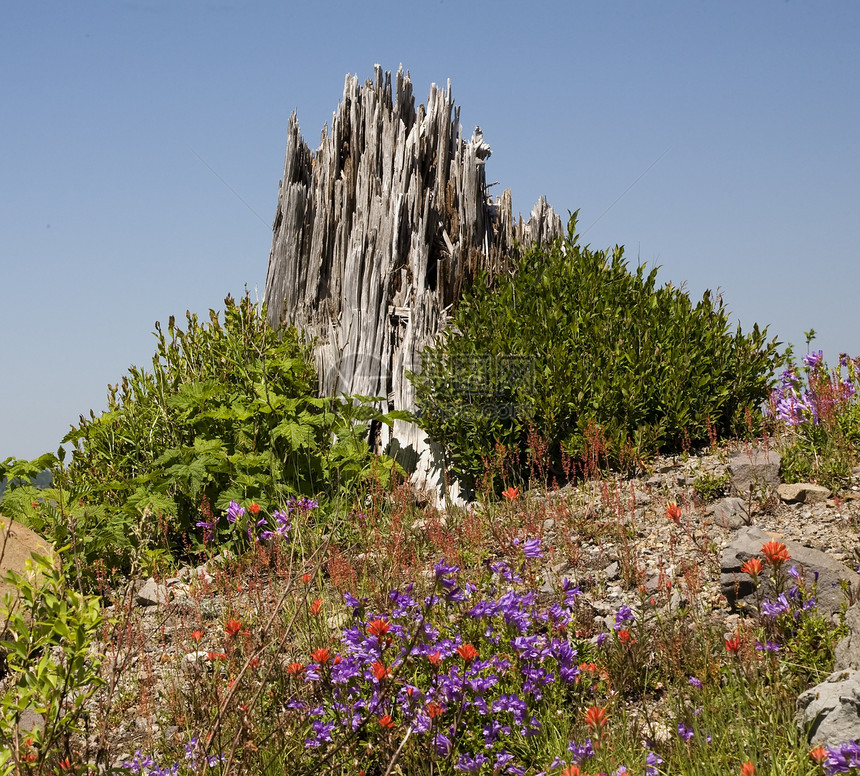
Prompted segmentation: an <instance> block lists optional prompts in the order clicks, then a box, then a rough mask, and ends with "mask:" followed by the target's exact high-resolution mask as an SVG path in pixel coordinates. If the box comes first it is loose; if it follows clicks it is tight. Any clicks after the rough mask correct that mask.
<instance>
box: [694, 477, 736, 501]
mask: <svg viewBox="0 0 860 776" xmlns="http://www.w3.org/2000/svg"><path fill="white" fill-rule="evenodd" d="M730 481H731V477H730V476H729V473H728V472H726V473H725V474H721V475H717V474H711V473H708V472H705V473H704V474H700V475H699V476H698V477H696V479H695V480H694V481H693V490H694V491H695V492H696V495H698V497H699V498H700V499H702V501H713V500H714V499H716V498H718V497H719V496H724V495H725V494H726V491H727V489H728V486H729V482H730Z"/></svg>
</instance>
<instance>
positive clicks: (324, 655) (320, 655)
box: [311, 647, 331, 665]
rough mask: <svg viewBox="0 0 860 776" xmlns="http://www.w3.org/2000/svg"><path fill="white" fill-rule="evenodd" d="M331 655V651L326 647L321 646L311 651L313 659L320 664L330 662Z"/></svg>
mask: <svg viewBox="0 0 860 776" xmlns="http://www.w3.org/2000/svg"><path fill="white" fill-rule="evenodd" d="M329 657H331V653H330V652H329V651H328V650H327V649H326V648H325V647H320V648H319V649H315V650H314V651H313V652H311V659H312V660H313V661H314V663H319V664H320V665H324V664H325V663H328V659H329Z"/></svg>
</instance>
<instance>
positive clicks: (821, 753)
mask: <svg viewBox="0 0 860 776" xmlns="http://www.w3.org/2000/svg"><path fill="white" fill-rule="evenodd" d="M829 755H830V752H828V751H827V750H826V749H825V748H824V747H823V746H816V747H815V749H812V750H810V752H809V757H810V759H811V760H812V761H813V762H814V763H815V764H816V765H821V763H823V762H824V761H825V760H826V759H827V758H828V756H829Z"/></svg>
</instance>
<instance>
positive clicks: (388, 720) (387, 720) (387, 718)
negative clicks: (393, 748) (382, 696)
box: [376, 714, 394, 728]
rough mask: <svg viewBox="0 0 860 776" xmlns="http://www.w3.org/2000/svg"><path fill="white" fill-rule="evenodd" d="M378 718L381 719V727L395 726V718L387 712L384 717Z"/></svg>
mask: <svg viewBox="0 0 860 776" xmlns="http://www.w3.org/2000/svg"><path fill="white" fill-rule="evenodd" d="M376 719H377V720H378V721H379V727H381V728H393V727H394V720H392V719H391V715H390V714H386V715H384V716H382V717H377V718H376Z"/></svg>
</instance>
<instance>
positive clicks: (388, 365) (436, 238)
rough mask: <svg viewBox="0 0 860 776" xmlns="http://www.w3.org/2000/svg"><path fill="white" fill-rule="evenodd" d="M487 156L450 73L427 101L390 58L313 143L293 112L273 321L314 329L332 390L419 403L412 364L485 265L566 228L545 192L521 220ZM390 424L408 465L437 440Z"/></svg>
mask: <svg viewBox="0 0 860 776" xmlns="http://www.w3.org/2000/svg"><path fill="white" fill-rule="evenodd" d="M489 156H490V148H489V146H488V145H487V144H486V143H485V142H484V141H483V136H482V133H481V130H480V128H476V129H475V132H474V134H473V135H472V137H471V139H470V140H468V141H466V140H464V139H463V135H462V129H461V127H460V122H459V109H455V108H454V101H453V99H452V97H451V85H450V82H449V83H448V87H447V89H440V88H439V87H437V86H436V85H435V84H433V85H432V86H431V87H430V96H429V97H428V99H427V105H426V107H425V106H424V105H420V106H419V107H418V110H417V111H416V109H415V100H414V97H413V93H412V83H411V81H410V80H409V75H408V73H407V74H406V75H404V74H403V70H402V68H401V69H400V70H399V71H398V72H397V74H396V76H395V77H394V81H393V83H392V78H391V73H390V72H386V73H385V74H384V75H383V72H382V69H381V68H380V67H379V66H377V67H376V68H375V75H374V79H373V81H367V82H366V83H365V84H364V85H363V86H360V85H359V83H358V79H357V77H354V76H353V77H350V76H347V78H346V82H345V84H344V90H343V99H342V100H341V102H340V104H339V105H338V108H337V111H336V113H335V114H334V116H333V118H332V127H331V133H330V134H329V132H328V131H327V128H324V129H323V131H322V136H321V139H320V146H319V148H318V149H317V150H316V152H313V153H312V152H311V151H310V149H309V148H308V145H307V144H306V143H305V141H304V140H303V139H302V137H301V134H300V132H299V126H298V121H297V119H296V115H295V113H294V114H293V115H292V116H291V117H290V122H289V128H288V136H287V152H286V160H285V163H284V177H283V180H282V181H281V183H280V187H279V192H278V207H277V211H276V213H275V222H274V227H273V229H274V238H273V242H272V252H271V254H270V257H269V269H268V274H267V278H266V293H265V298H266V301H267V304H268V314H269V322H270V323H271V324H273V325H275V326H278V325H282V324H295V325H296V326H298V327H299V328H300V329H302V330H303V331H305V332H306V333H307V334H308V335H309V336H311V337H314V338H315V340H316V344H315V348H314V357H315V362H316V367H317V370H318V372H319V376H320V389H321V391H322V392H323V393H324V394H325V395H329V396H335V395H340V394H359V395H364V396H379V397H383V401H382V403H381V407H382V408H383V409H386V410H390V409H406V410H412V409H414V404H413V391H412V386H411V384H410V383H409V380H408V379H407V378H406V374H405V373H406V371H410V370H411V371H416V372H417V371H420V366H421V364H420V358H421V352H422V350H423V348H424V346H425V345H427V344H428V343H430V342H431V341H432V340H433V338H434V337H435V336H436V335H437V334H438V333H439V331H440V330H441V329H442V328H443V327H444V325H445V323H446V313H447V311H448V310H450V307H451V305H453V304H455V303H456V301H457V300H458V299H459V297H460V295H461V294H462V292H463V290H464V288H465V287H466V286H467V285H468V283H469V282H470V281H471V280H472V278H473V277H474V275H475V273H476V272H477V271H478V270H479V269H483V270H486V271H488V272H489V273H490V274H491V275H493V274H495V273H498V272H500V271H503V270H504V269H505V268H506V267H507V264H508V261H509V257H510V254H511V250H512V248H513V246H514V244H515V243H518V244H520V245H522V246H527V245H529V244H531V243H533V242H535V241H539V242H543V241H551V240H553V239H554V238H555V237H557V236H560V235H561V234H562V224H561V220H560V219H559V217H558V216H557V215H556V214H555V213H554V212H553V210H552V208H551V207H550V206H549V205H548V204H547V203H546V202H545V201H544V200H543V198H541V199H540V200H539V201H538V203H537V205H536V206H535V208H534V210H533V211H532V214H531V218H530V219H529V220H528V221H527V222H523V220H522V218H518V219H517V221H516V222H515V221H514V219H513V217H512V215H511V195H510V191H509V190H508V191H505V192H504V194H503V195H502V196H501V198H499V199H497V200H495V201H493V200H491V199H490V198H489V196H488V193H487V184H486V178H485V175H484V163H485V161H486V160H487V158H488V157H489ZM393 437H394V441H395V442H396V444H395V445H393V447H394V448H396V449H395V452H396V453H397V454H398V455H399V457H400V458H401V461H402V462H403V463H404V464H405V465H406V466H414V465H415V462H416V460H417V456H418V455H419V454H421V453H423V452H424V451H425V450H426V449H427V447H428V440H426V439H425V434H424V433H423V432H421V431H420V429H418V428H417V427H416V426H414V425H412V424H408V423H403V422H401V421H397V422H396V424H395V427H394V432H393ZM389 441H391V440H390V439H389V437H388V434H385V433H384V434H383V435H382V436H381V437H380V438H378V439H377V445H379V446H384V445H386V444H387V442H389Z"/></svg>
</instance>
